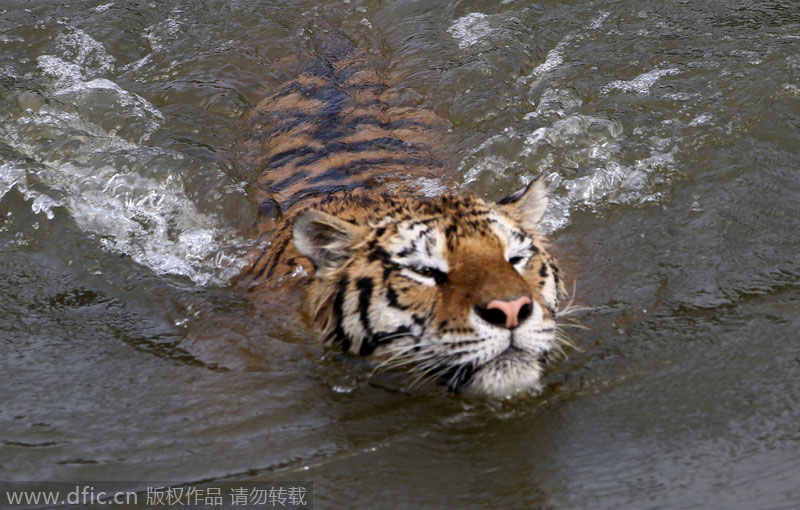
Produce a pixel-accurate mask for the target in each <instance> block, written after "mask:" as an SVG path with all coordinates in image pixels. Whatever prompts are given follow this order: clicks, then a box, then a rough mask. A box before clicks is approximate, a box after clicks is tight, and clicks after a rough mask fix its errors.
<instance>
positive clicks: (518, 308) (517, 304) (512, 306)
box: [486, 296, 532, 329]
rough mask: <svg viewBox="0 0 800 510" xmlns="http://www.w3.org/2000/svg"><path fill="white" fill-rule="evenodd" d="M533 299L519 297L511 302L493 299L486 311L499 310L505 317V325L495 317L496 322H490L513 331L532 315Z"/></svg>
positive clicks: (499, 318) (495, 313)
mask: <svg viewBox="0 0 800 510" xmlns="http://www.w3.org/2000/svg"><path fill="white" fill-rule="evenodd" d="M531 308H532V307H531V298H529V297H528V296H522V297H518V298H517V299H512V300H511V301H503V300H500V299H493V300H491V301H489V304H487V305H486V310H498V311H499V312H502V314H503V315H504V316H505V324H503V323H502V321H501V319H502V318H501V317H499V316H497V315H498V314H497V312H494V313H493V314H491V315H495V320H490V321H489V322H492V323H493V324H497V325H498V326H499V325H501V324H503V325H504V326H505V327H506V328H508V329H512V328H516V327H517V326H519V323H520V322H522V321H524V320H525V319H527V318H528V317H529V316H530V314H531V311H532V310H531Z"/></svg>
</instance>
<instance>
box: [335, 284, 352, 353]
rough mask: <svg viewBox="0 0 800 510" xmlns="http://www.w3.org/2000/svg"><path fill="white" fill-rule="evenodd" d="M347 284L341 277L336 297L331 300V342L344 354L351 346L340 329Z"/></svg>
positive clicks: (345, 334)
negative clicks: (333, 324)
mask: <svg viewBox="0 0 800 510" xmlns="http://www.w3.org/2000/svg"><path fill="white" fill-rule="evenodd" d="M349 283H350V281H349V280H348V278H347V275H344V276H342V278H341V280H339V283H338V289H337V291H336V297H335V298H333V320H334V321H335V324H336V327H335V328H334V330H333V333H332V336H333V339H332V342H333V343H335V344H338V345H340V346H341V347H342V350H343V351H345V352H347V351H349V350H350V347H351V345H352V342H351V341H350V338H349V337H348V336H347V333H345V331H344V328H343V327H342V320H343V319H344V298H345V295H346V294H347V286H348V284H349Z"/></svg>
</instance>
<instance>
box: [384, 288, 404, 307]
mask: <svg viewBox="0 0 800 510" xmlns="http://www.w3.org/2000/svg"><path fill="white" fill-rule="evenodd" d="M386 301H387V302H388V303H389V306H391V307H392V308H397V309H399V310H408V308H409V306H408V305H401V304H400V302H399V301H397V291H396V290H394V287H392V286H391V285H389V284H387V285H386Z"/></svg>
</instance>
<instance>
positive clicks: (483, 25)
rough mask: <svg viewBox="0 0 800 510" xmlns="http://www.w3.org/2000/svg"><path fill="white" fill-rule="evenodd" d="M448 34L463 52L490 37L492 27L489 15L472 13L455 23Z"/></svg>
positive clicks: (448, 30)
mask: <svg viewBox="0 0 800 510" xmlns="http://www.w3.org/2000/svg"><path fill="white" fill-rule="evenodd" d="M447 33H449V34H450V35H452V36H453V38H454V39H455V40H456V42H457V43H458V47H459V48H461V49H462V50H463V49H465V48H469V47H470V46H473V45H474V44H477V43H478V42H480V41H481V40H483V39H486V38H487V37H489V35H491V33H492V25H491V23H490V22H489V16H488V15H487V14H483V13H481V12H472V13H470V14H467V15H466V16H462V17H460V18H458V19H456V20H455V21H453V23H452V24H451V25H450V27H449V28H448V29H447Z"/></svg>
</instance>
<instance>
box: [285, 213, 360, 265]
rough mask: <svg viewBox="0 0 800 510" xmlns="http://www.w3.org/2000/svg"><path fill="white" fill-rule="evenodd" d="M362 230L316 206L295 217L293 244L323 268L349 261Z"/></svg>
mask: <svg viewBox="0 0 800 510" xmlns="http://www.w3.org/2000/svg"><path fill="white" fill-rule="evenodd" d="M360 233H361V230H360V229H359V227H358V226H356V225H353V224H352V223H349V222H347V221H344V220H342V219H340V218H337V217H336V216H332V215H330V214H328V213H324V212H322V211H319V210H317V209H306V210H304V211H301V212H300V213H299V214H298V215H297V216H296V217H295V219H294V231H293V234H294V245H295V247H296V248H297V251H299V252H300V253H301V254H303V255H304V256H306V257H308V258H309V259H310V260H311V262H313V263H314V267H316V269H317V270H318V271H320V272H327V271H333V270H335V269H337V268H339V267H341V266H342V264H344V263H345V262H347V260H348V259H349V258H350V257H351V256H352V250H351V247H352V245H353V243H354V241H355V240H356V239H357V238H358V237H359V234H360Z"/></svg>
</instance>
